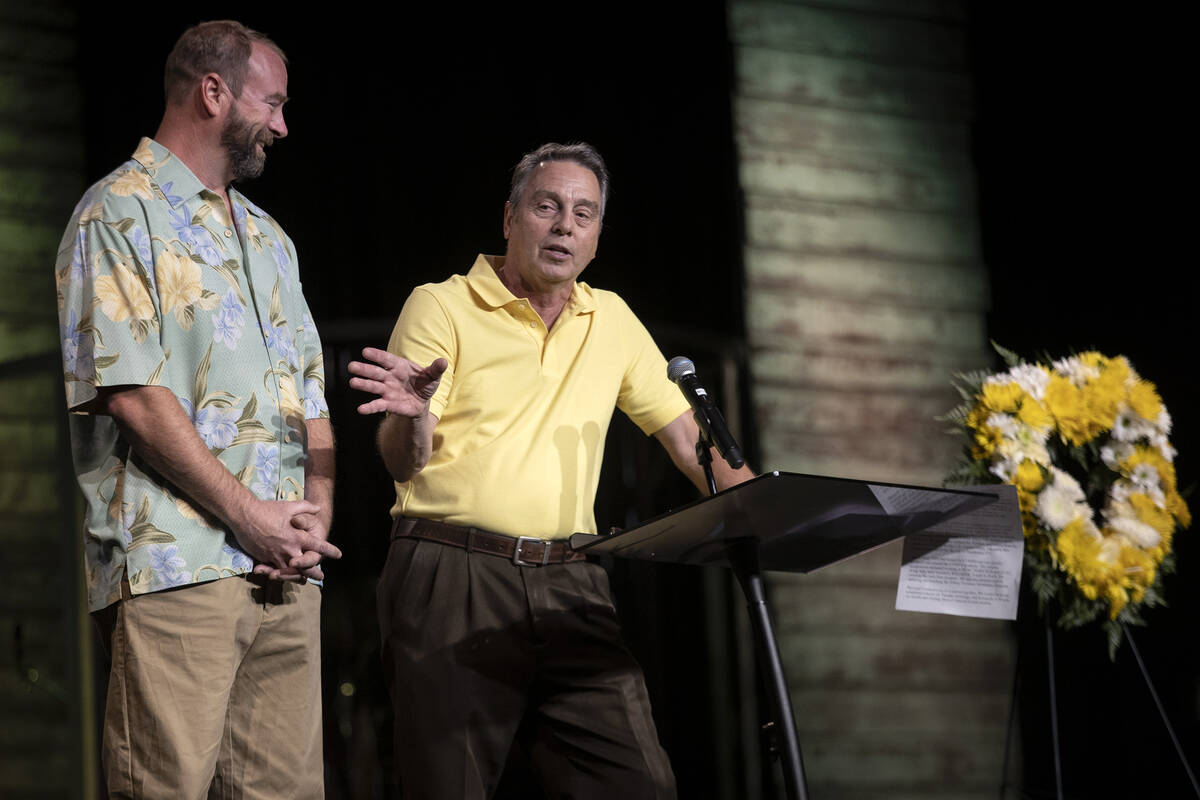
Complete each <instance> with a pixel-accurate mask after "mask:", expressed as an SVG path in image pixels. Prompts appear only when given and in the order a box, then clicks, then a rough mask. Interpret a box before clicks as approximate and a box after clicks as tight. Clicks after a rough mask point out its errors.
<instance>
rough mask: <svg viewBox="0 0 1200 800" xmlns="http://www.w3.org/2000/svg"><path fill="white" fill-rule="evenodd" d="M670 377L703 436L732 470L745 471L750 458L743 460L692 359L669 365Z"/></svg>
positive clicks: (678, 358)
mask: <svg viewBox="0 0 1200 800" xmlns="http://www.w3.org/2000/svg"><path fill="white" fill-rule="evenodd" d="M667 377H668V378H669V379H670V380H671V381H672V382H673V383H675V384H676V385H677V386H679V391H681V392H683V396H684V397H686V398H687V401H688V403H689V404H690V405H691V407H692V411H693V412H695V417H696V424H697V425H699V426H700V434H701V436H703V437H704V439H705V440H706V441H707V442H709V443H710V444H712V445H714V446H715V447H716V448H717V452H718V453H720V454H721V457H722V458H724V459H725V460H726V461H727V462H729V466H730V467H732V468H733V469H739V468H741V466H742V465H743V464H745V463H746V459H744V458H742V451H741V450H739V449H738V445H737V442H735V441H734V439H733V436H732V435H731V434H730V433H729V428H728V427H726V425H725V418H724V417H722V416H721V411H720V409H718V408H717V406H716V403H714V402H713V401H712V398H711V397H709V396H708V392H706V391H705V390H704V387H703V386H701V385H700V379H699V378H697V377H696V365H695V364H693V363H692V361H691V359H689V358H684V357H683V356H675V358H672V359H671V361H670V363H668V364H667Z"/></svg>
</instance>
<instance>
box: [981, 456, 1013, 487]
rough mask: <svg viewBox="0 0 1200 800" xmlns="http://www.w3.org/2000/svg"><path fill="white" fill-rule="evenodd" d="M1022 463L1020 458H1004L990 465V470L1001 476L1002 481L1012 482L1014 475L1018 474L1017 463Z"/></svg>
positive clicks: (998, 476)
mask: <svg viewBox="0 0 1200 800" xmlns="http://www.w3.org/2000/svg"><path fill="white" fill-rule="evenodd" d="M1020 463H1021V462H1020V461H1019V460H1017V461H1013V460H1012V459H1007V458H1006V459H1002V460H1000V461H996V462H994V463H993V464H992V466H990V467H988V472H990V473H992V474H993V475H995V476H996V477H997V478H999V479H1000V481H1001V483H1012V478H1013V475H1016V474H1017V465H1018V464H1020Z"/></svg>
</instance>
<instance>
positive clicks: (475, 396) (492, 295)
mask: <svg viewBox="0 0 1200 800" xmlns="http://www.w3.org/2000/svg"><path fill="white" fill-rule="evenodd" d="M502 263H503V258H502V257H499V256H482V255H481V256H479V257H478V258H477V259H476V260H475V264H474V266H472V267H471V271H470V272H469V273H468V274H467V275H465V276H463V275H455V276H453V277H452V278H450V279H449V280H447V281H444V282H442V283H438V284H425V285H424V286H418V287H417V288H416V289H414V290H413V293H412V294H411V295H410V296H409V298H408V300H407V302H405V304H404V309H403V310H402V311H401V312H400V318H399V319H398V320H397V321H396V327H395V330H393V332H392V338H391V340H390V341H389V343H388V350H390V351H391V352H392V353H395V354H397V355H400V356H403V357H405V358H407V359H409V360H411V361H415V362H416V363H418V364H421V365H422V366H424V365H427V364H429V363H431V362H432V361H433V360H434V359H436V358H439V357H441V358H445V359H446V360H447V361H449V362H450V367H449V368H448V369H447V370H446V372H445V374H444V375H443V376H442V382H441V385H440V386H439V387H438V391H437V393H436V394H435V395H434V396H433V399H432V400H431V401H430V404H429V408H430V411H431V412H432V413H433V414H434V416H436V417H437V418H438V423H437V425H436V427H435V428H434V431H433V454H432V456H431V457H430V459H429V463H428V464H427V465H426V466H425V469H423V470H421V472H420V473H418V474H417V475H416V476H415V477H414V478H413V479H412V480H410V481H408V482H406V483H397V484H396V505H395V506H393V507H392V516H406V517H422V518H425V519H433V520H442V521H444V522H449V523H452V524H455V525H468V526H474V527H478V528H484V529H486V530H491V531H496V532H499V533H507V534H510V535H512V536H536V537H538V538H541V539H559V538H565V537H567V536H569V535H570V534H572V533H574V532H576V531H586V532H589V533H595V532H596V519H595V515H594V512H593V505H594V504H595V499H596V486H597V483H598V482H599V478H600V462H601V459H602V457H603V455H604V437H605V433H606V432H607V430H608V422H609V420H610V419H611V418H612V412H613V408H614V407H615V408H620V409H621V410H622V411H624V412H625V413H626V414H627V415H628V416H629V418H630V419H632V420H633V422H634V423H635V424H636V425H637V426H638V427H639V428H641V429H642V430H643V431H644V432H645V433H646V434H652V433H654V432H656V431H658V430H660V429H662V428H663V427H664V426H666V425H667V423H669V422H671V421H672V420H674V419H675V418H676V417H678V416H679V415H680V414H682V413H684V412H685V411H687V410H688V408H689V407H688V404H687V401H686V400H685V399H684V397H683V395H682V394H681V393H680V391H679V389H678V387H676V386H675V384H673V383H671V381H670V380H668V378H667V363H666V359H664V358H663V356H662V353H661V352H659V350H658V347H657V346H655V344H654V341H653V340H652V339H651V338H650V334H649V333H647V331H646V329H645V327H643V326H642V324H641V322H639V321H638V319H637V317H635V316H634V314H633V312H632V311H630V310H629V306H627V305H626V304H625V301H623V300H622V299H621V298H620V297H618V296H617V295H616V294H614V293H612V292H606V291H603V290H600V289H593V288H591V287H590V286H588V285H587V284H586V283H576V284H575V288H574V290H573V291H572V293H571V298H570V299H569V300H568V301H567V305H566V307H565V308H564V309H563V312H562V314H561V315H560V316H559V318H558V320H557V322H556V323H555V325H554V328H553V330H550V331H547V330H546V325H545V323H544V322H543V321H542V318H541V317H539V316H538V314H537V312H536V311H534V309H533V307H532V306H530V304H529V302H528V301H527V300H524V299H518V298H516V297H514V296H513V294H512V293H511V292H509V291H508V289H507V288H505V286H504V284H503V283H501V282H500V279H499V278H498V277H497V276H496V273H495V270H494V269H493V268H492V265H493V264H495V265H497V266H499V265H500V264H502Z"/></svg>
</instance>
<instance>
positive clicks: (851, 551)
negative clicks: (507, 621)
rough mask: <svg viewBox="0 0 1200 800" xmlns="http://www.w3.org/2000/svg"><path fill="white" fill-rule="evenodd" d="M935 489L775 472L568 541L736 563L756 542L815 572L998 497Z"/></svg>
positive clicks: (768, 565) (682, 559)
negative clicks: (611, 530) (736, 553)
mask: <svg viewBox="0 0 1200 800" xmlns="http://www.w3.org/2000/svg"><path fill="white" fill-rule="evenodd" d="M995 499H996V498H995V496H994V495H991V494H987V493H983V492H973V491H969V490H965V489H935V488H931V487H927V486H907V485H904V484H895V483H879V482H874V481H857V480H851V479H848V478H832V477H827V476H821V475H802V474H798V473H791V472H770V473H767V474H764V475H760V476H758V477H757V478H754V479H752V480H749V481H746V482H745V483H742V484H739V485H737V486H733V487H730V488H729V489H726V490H724V491H722V492H718V493H717V494H715V495H713V496H711V497H705V498H702V499H700V500H697V501H696V502H694V503H689V504H688V505H686V506H683V507H681V508H678V509H674V510H672V511H669V512H667V513H665V514H662V515H660V516H658V517H655V518H653V519H651V520H648V521H646V522H644V523H642V524H641V525H638V526H637V527H634V528H630V529H629V530H626V531H622V532H619V533H616V534H612V535H605V534H601V535H594V534H588V533H577V534H574V535H573V536H572V537H571V546H572V547H573V548H575V549H577V550H583V551H584V552H587V553H590V554H601V553H604V554H609V555H613V556H618V557H620V558H636V559H641V560H646V561H659V562H664V563H677V564H694V565H701V566H725V567H727V566H730V560H729V553H730V551H731V549H732V548H733V547H735V546H742V545H744V543H745V542H746V541H747V540H754V541H755V543H756V544H757V550H758V558H759V565H760V567H761V568H762V569H770V570H783V571H789V572H810V571H812V570H814V569H818V568H819V567H823V566H826V565H828V564H832V563H834V562H835V561H841V560H842V559H844V558H848V557H850V556H853V555H857V554H858V553H863V552H866V551H867V550H870V549H873V548H875V547H878V546H879V545H881V544H885V543H886V542H889V541H891V540H893V539H898V538H900V537H902V536H907V535H908V534H910V533H917V532H919V531H922V530H924V529H926V528H928V527H931V526H933V525H937V524H939V523H941V522H945V521H946V520H949V519H952V518H953V517H956V516H958V515H960V514H964V513H966V512H969V511H972V510H974V509H976V508H979V507H981V506H984V505H987V504H988V503H991V502H994V501H995Z"/></svg>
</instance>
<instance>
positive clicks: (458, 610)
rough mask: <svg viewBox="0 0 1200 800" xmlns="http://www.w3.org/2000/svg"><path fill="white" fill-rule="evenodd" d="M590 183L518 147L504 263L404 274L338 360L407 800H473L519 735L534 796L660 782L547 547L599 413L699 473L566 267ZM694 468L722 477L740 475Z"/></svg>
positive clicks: (553, 150)
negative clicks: (367, 502) (379, 334)
mask: <svg viewBox="0 0 1200 800" xmlns="http://www.w3.org/2000/svg"><path fill="white" fill-rule="evenodd" d="M607 195H608V170H607V168H606V167H605V165H604V161H603V160H602V159H601V157H600V155H599V153H597V152H596V151H595V149H593V148H592V147H591V146H589V145H586V144H573V145H560V144H547V145H544V146H542V147H540V148H538V149H537V150H535V151H534V152H532V153H529V154H527V155H526V156H525V157H524V158H522V159H521V161H520V162H519V163H518V164H517V166H516V169H515V170H514V173H513V182H512V187H511V192H510V195H509V198H508V202H507V203H506V204H505V208H504V237H505V239H506V240H507V241H508V247H507V251H506V254H505V256H503V257H500V256H483V255H481V256H479V257H478V258H477V259H476V261H475V264H474V265H473V266H472V267H471V269H470V271H469V272H468V273H467V274H466V275H455V276H453V277H451V278H450V279H449V280H447V281H445V282H443V283H439V284H428V285H425V286H420V287H417V289H415V290H414V291H413V293H412V295H411V296H410V297H409V298H408V301H407V302H406V303H405V305H404V308H403V310H402V311H401V312H400V318H399V320H398V321H397V323H396V327H395V330H394V332H393V333H392V338H391V341H390V342H389V344H388V350H387V351H386V352H385V351H382V350H376V349H374V348H368V349H366V350H364V351H363V356H364V358H365V359H366V361H365V362H353V363H351V365H350V371H351V373H352V374H354V375H355V376H356V377H354V378H352V379H351V381H350V385H351V386H352V387H353V388H355V389H361V390H364V391H367V392H371V393H373V394H375V395H377V397H376V398H375V399H373V400H371V401H370V402H367V403H364V404H363V405H362V406H360V407H359V411H360V412H361V413H364V414H373V413H378V412H381V411H382V412H386V413H387V416H386V417H385V418H384V420H383V422H382V424H381V425H380V428H379V447H380V451H381V453H382V455H383V459H384V463H385V464H386V465H387V468H388V471H389V472H390V473H391V475H392V477H393V478H394V479H395V481H396V504H395V506H394V507H393V508H392V516H393V517H394V519H395V523H394V525H393V528H392V544H391V548H390V550H389V553H388V560H387V564H386V565H385V566H384V569H383V574H382V576H381V578H380V583H379V596H378V600H379V619H380V630H381V635H382V638H383V657H384V668H385V672H386V677H387V681H388V685H389V690H390V691H391V694H392V702H393V707H394V710H395V718H396V723H395V724H396V728H395V768H396V776H397V780H398V782H399V784H400V787H401V791H402V792H403V793H404V796H405V797H406V798H460V797H461V798H486V797H489V796H490V795H491V794H492V792H493V791H494V790H495V788H496V785H497V783H498V782H499V779H500V775H501V773H502V772H503V769H504V764H505V761H506V759H507V757H508V754H509V751H510V748H511V747H512V744H513V741H514V739H515V738H517V737H518V736H520V738H521V741H522V744H523V746H524V747H525V748H526V749H527V751H528V752H529V754H530V758H531V761H532V765H533V768H534V772H535V773H536V775H537V776H538V778H539V780H540V781H541V783H542V786H543V788H544V789H545V790H546V792H547V794H548V795H549V796H551V797H573V798H611V797H617V796H620V797H622V800H633V798H643V797H644V798H661V797H674V796H675V780H674V775H673V774H672V771H671V766H670V764H669V762H668V760H667V757H666V754H665V753H664V752H663V750H662V747H661V746H660V745H659V742H658V734H657V732H656V730H655V727H654V721H653V719H652V717H651V714H650V703H649V700H648V698H647V696H646V689H645V684H644V681H643V679H642V673H641V669H640V667H638V665H637V663H636V662H635V661H634V659H633V657H632V656H631V655H630V654H629V652H628V651H627V650H626V648H625V646H624V644H623V643H622V641H621V637H620V630H619V626H618V623H617V620H616V616H615V613H614V611H613V606H612V600H611V598H610V596H609V588H608V578H607V576H606V575H605V573H604V571H603V570H602V569H601V568H600V567H599V566H597V565H595V564H592V563H589V562H588V561H586V560H584V558H583V556H582V555H581V554H580V553H576V552H574V551H572V550H571V549H570V548H569V547H568V546H567V543H566V539H567V537H569V536H570V535H571V534H572V533H573V532H576V531H587V532H595V531H596V521H595V518H594V515H593V510H592V507H593V505H594V501H595V495H596V486H597V483H598V481H599V470H600V463H601V459H602V455H603V448H604V438H605V432H606V431H607V428H608V422H609V419H610V418H611V417H612V412H613V409H614V408H620V409H621V410H622V411H624V412H625V413H626V414H627V415H628V416H629V417H630V419H632V420H633V421H634V422H635V423H636V424H637V425H638V426H639V427H640V428H641V429H642V430H643V431H645V432H646V433H647V434H653V435H654V436H655V437H656V438H657V439H658V440H659V441H660V442H661V443H662V444H663V446H664V447H666V449H667V451H668V452H669V453H670V455H671V458H672V460H673V461H674V462H675V464H676V465H677V466H678V467H679V468H680V469H681V470H682V471H683V472H684V473H686V474H687V475H688V477H689V478H691V480H692V481H693V482H694V483H695V484H696V485H697V486H698V487H700V488H701V489H703V487H704V479H703V473H702V471H701V469H700V467H699V465H698V464H697V463H696V455H695V442H696V439H697V436H698V432H697V429H696V423H695V421H694V420H693V419H692V415H691V411H690V409H689V406H688V404H687V401H686V400H685V399H684V398H683V396H682V394H681V393H680V392H679V390H678V388H677V387H676V386H675V385H674V384H672V383H671V382H670V381H669V380H668V379H667V370H666V361H665V360H664V359H663V356H662V354H661V353H660V352H659V350H658V348H657V347H656V346H655V344H654V342H653V341H652V340H651V338H650V336H649V334H648V333H647V332H646V329H645V328H644V327H643V326H642V324H641V323H640V322H639V321H638V320H637V318H636V317H635V316H634V315H633V312H632V311H630V310H629V307H628V306H626V305H625V303H624V301H622V300H621V298H620V297H618V296H617V295H615V294H613V293H612V292H606V291H603V290H599V289H593V288H591V287H590V286H588V285H587V284H585V283H580V282H578V281H577V280H576V278H578V276H579V274H580V273H581V272H583V269H584V267H586V266H587V265H588V263H589V262H590V261H591V260H592V258H593V257H594V256H595V254H596V246H597V244H598V241H599V237H600V229H601V223H602V220H603V217H604V206H605V201H606V200H607ZM713 466H714V470H715V472H716V479H717V484H718V487H720V488H724V487H726V486H729V485H732V484H734V483H738V482H740V481H742V480H745V479H746V478H749V477H750V476H751V473H750V471H749V470H748V469H746V468H744V467H743V468H742V469H740V470H736V471H735V470H732V469H730V468H729V467H728V466H727V465H725V463H724V462H723V461H722V460H721V459H716V460H715V461H714V464H713Z"/></svg>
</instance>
